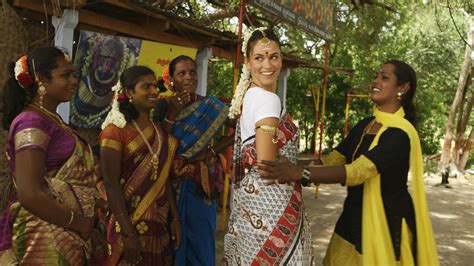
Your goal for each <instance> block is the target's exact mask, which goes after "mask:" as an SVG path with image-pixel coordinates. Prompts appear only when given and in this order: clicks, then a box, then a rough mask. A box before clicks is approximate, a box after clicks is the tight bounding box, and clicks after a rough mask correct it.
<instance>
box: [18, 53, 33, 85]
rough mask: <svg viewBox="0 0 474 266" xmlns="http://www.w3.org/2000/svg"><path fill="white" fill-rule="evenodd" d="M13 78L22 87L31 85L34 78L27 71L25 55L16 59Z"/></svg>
mask: <svg viewBox="0 0 474 266" xmlns="http://www.w3.org/2000/svg"><path fill="white" fill-rule="evenodd" d="M14 71H15V79H16V80H17V81H18V84H20V86H21V87H22V88H23V89H26V88H29V87H31V86H32V85H33V83H34V79H33V77H32V76H31V75H30V73H28V63H27V57H26V55H24V56H22V57H20V59H18V61H16V63H15V69H14Z"/></svg>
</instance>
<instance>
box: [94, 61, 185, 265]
mask: <svg viewBox="0 0 474 266" xmlns="http://www.w3.org/2000/svg"><path fill="white" fill-rule="evenodd" d="M113 90H114V91H115V98H114V102H113V103H112V110H111V111H110V112H109V115H108V116H107V118H106V120H105V122H104V124H103V125H102V128H103V131H102V133H101V135H100V146H101V152H100V154H101V165H102V172H103V174H104V184H105V188H106V191H107V197H108V199H109V200H110V207H111V210H112V216H111V217H110V219H109V222H108V226H107V232H108V242H109V245H110V246H109V248H110V250H109V257H108V258H107V260H106V264H107V265H116V264H121V265H126V264H140V265H171V264H172V260H171V256H170V254H169V245H170V235H171V239H175V240H176V245H179V241H180V235H181V232H180V224H179V217H178V211H177V209H176V203H175V198H174V193H173V190H172V188H171V186H170V183H169V181H168V174H169V170H170V166H171V162H172V159H173V157H174V154H175V150H176V148H177V142H176V140H175V139H174V138H173V137H172V136H169V135H168V134H167V133H166V131H164V130H163V129H161V128H160V127H159V126H158V125H156V124H155V123H153V122H152V121H150V111H151V109H152V108H153V107H154V105H155V103H156V101H157V100H158V94H159V92H158V91H157V86H156V77H155V74H154V73H153V71H152V70H151V69H149V68H148V67H144V66H133V67H130V68H128V69H126V70H125V71H124V72H123V73H122V75H121V77H120V82H119V83H118V84H117V85H116V86H115V87H114V88H113ZM118 162H120V163H118ZM169 212H171V217H168V213H169ZM168 221H171V224H170V226H169V227H170V229H171V232H168Z"/></svg>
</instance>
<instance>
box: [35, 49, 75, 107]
mask: <svg viewBox="0 0 474 266" xmlns="http://www.w3.org/2000/svg"><path fill="white" fill-rule="evenodd" d="M41 81H42V82H43V85H44V87H45V88H46V92H47V93H46V94H45V95H44V101H45V103H46V104H47V103H52V104H59V103H61V102H67V101H70V100H71V99H72V97H73V95H74V92H75V91H76V88H77V84H78V79H77V78H76V76H75V71H74V66H73V65H72V63H71V62H70V61H67V60H66V59H65V58H64V57H61V58H59V59H58V61H57V67H56V68H55V69H53V70H52V71H51V78H50V79H45V78H42V79H41Z"/></svg>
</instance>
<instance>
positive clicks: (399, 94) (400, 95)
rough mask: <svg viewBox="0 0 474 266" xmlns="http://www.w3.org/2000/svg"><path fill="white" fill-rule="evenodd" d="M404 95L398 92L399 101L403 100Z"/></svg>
mask: <svg viewBox="0 0 474 266" xmlns="http://www.w3.org/2000/svg"><path fill="white" fill-rule="evenodd" d="M402 95H403V94H402V93H401V92H400V91H399V92H397V100H401V99H402Z"/></svg>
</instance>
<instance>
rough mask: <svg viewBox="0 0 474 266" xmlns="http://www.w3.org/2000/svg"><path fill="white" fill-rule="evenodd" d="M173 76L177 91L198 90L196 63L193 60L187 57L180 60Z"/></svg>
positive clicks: (193, 91) (190, 91)
mask: <svg viewBox="0 0 474 266" xmlns="http://www.w3.org/2000/svg"><path fill="white" fill-rule="evenodd" d="M171 78H172V81H173V84H174V85H173V86H174V89H175V90H176V91H177V92H182V91H188V92H189V93H195V92H196V87H197V71H196V64H195V63H194V62H193V61H191V60H186V59H185V60H182V61H179V62H178V63H177V64H176V65H175V67H174V71H173V76H172V77H171Z"/></svg>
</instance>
